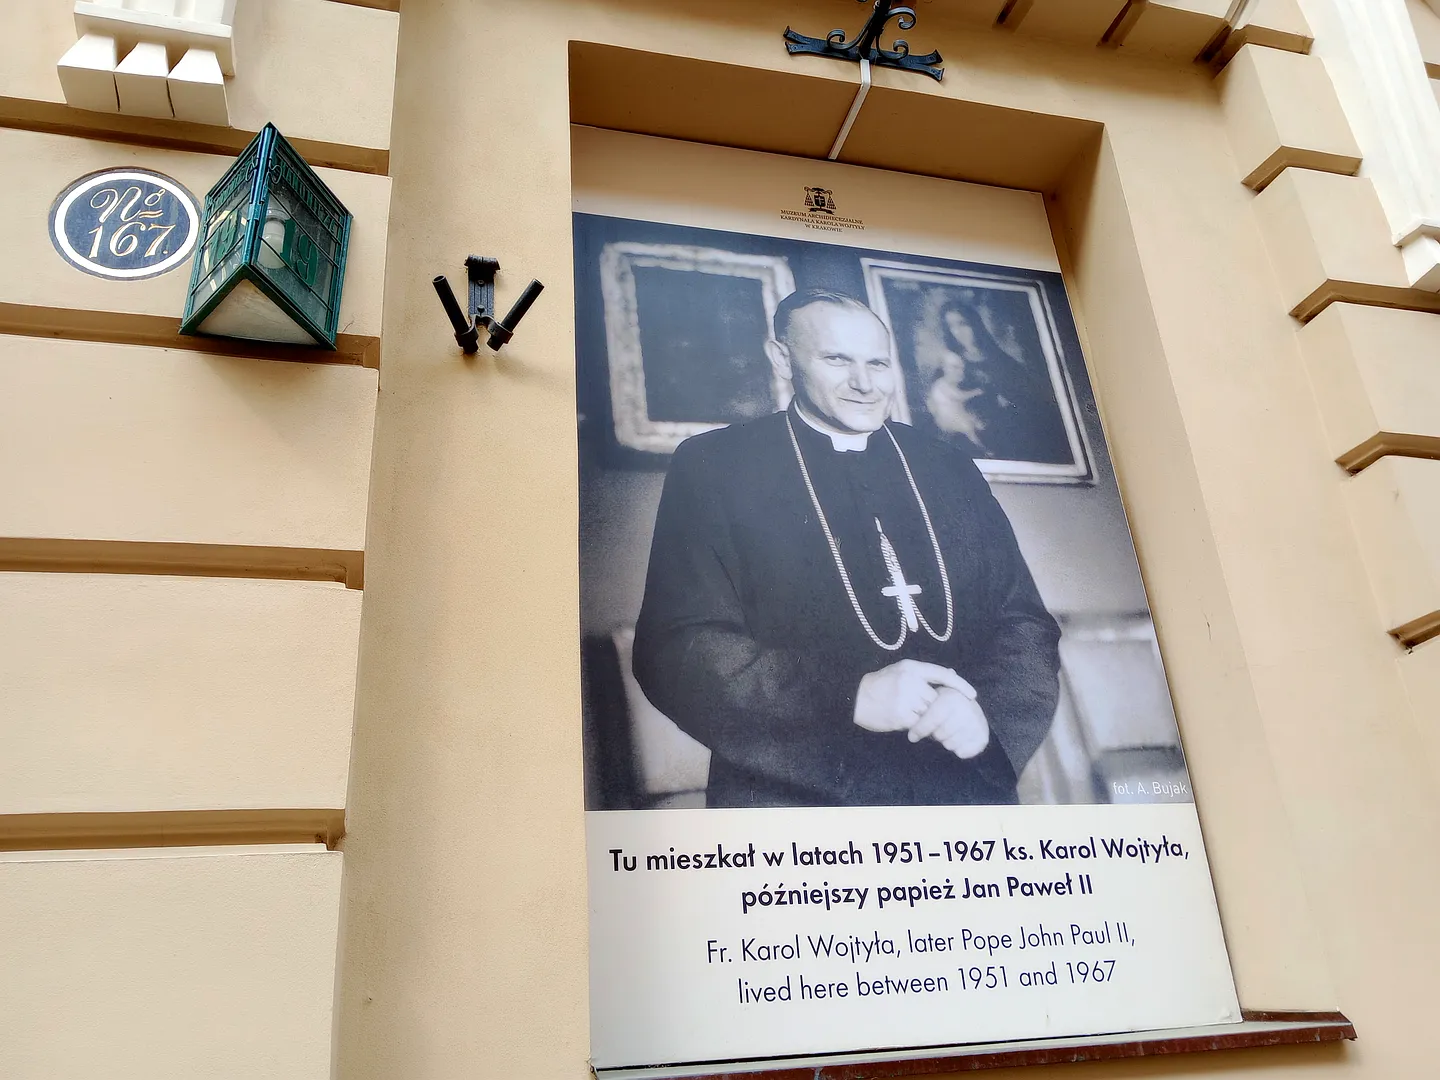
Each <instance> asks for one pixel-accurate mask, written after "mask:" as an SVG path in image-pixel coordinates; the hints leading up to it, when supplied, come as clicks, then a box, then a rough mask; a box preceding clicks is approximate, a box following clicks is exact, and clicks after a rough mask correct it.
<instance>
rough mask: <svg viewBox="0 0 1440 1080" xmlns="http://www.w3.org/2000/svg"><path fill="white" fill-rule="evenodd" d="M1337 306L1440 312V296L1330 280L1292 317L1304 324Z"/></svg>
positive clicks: (1423, 290) (1293, 313)
mask: <svg viewBox="0 0 1440 1080" xmlns="http://www.w3.org/2000/svg"><path fill="white" fill-rule="evenodd" d="M1335 303H1346V304H1361V305H1364V306H1367V307H1386V308H1398V309H1401V310H1405V311H1428V312H1430V313H1432V314H1435V313H1440V293H1433V292H1429V291H1427V290H1425V289H1403V288H1400V287H1398V286H1395V285H1372V284H1369V283H1367V282H1363V281H1326V282H1325V283H1324V284H1322V285H1321V286H1320V287H1319V288H1317V289H1316V290H1315V291H1314V292H1312V293H1311V294H1310V295H1309V296H1307V297H1306V298H1305V299H1304V300H1302V301H1300V303H1298V304H1296V305H1295V306H1294V307H1293V308H1291V309H1290V314H1291V315H1293V316H1294V317H1295V318H1297V319H1299V320H1300V321H1301V322H1302V323H1308V322H1309V321H1310V320H1311V319H1313V318H1314V317H1315V316H1316V315H1319V314H1320V313H1321V312H1322V311H1324V310H1325V309H1326V308H1327V307H1329V306H1330V305H1331V304H1335Z"/></svg>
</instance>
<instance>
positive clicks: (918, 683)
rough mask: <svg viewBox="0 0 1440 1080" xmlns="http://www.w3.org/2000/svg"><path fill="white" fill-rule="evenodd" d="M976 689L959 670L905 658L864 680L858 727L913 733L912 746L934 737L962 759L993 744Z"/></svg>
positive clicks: (858, 701)
mask: <svg viewBox="0 0 1440 1080" xmlns="http://www.w3.org/2000/svg"><path fill="white" fill-rule="evenodd" d="M975 697H976V694H975V688H974V687H973V686H971V685H970V684H969V683H968V682H966V681H965V680H964V679H962V678H961V677H960V676H959V675H957V674H955V672H953V671H951V670H950V669H949V668H947V667H941V666H940V665H939V664H927V663H925V662H924V661H921V660H900V661H897V662H896V663H893V664H891V665H890V666H889V667H885V668H881V669H880V670H879V671H872V672H871V673H870V674H868V675H866V676H865V677H864V678H863V679H861V680H860V689H859V691H858V692H857V693H856V695H855V723H856V724H857V725H859V726H860V727H862V728H864V729H865V730H866V731H908V732H909V733H910V741H911V742H919V741H920V740H921V739H934V740H935V741H936V742H938V743H939V744H940V745H941V746H943V747H945V749H946V750H949V751H950V752H951V753H952V754H954V755H955V756H956V757H958V758H961V759H962V760H963V759H967V758H973V757H975V756H976V755H977V754H979V753H980V752H981V751H982V750H984V749H985V747H987V746H988V745H990V721H989V720H987V719H986V718H985V711H984V710H983V709H981V708H980V703H979V702H978V701H976V700H975Z"/></svg>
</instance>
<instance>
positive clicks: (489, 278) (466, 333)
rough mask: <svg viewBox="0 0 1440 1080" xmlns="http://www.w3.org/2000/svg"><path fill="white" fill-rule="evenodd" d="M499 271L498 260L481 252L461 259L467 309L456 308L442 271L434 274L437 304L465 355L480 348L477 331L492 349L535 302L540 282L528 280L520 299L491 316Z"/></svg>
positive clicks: (512, 332)
mask: <svg viewBox="0 0 1440 1080" xmlns="http://www.w3.org/2000/svg"><path fill="white" fill-rule="evenodd" d="M499 272H500V261H499V260H498V259H489V258H486V257H484V256H483V255H471V256H469V257H467V258H466V260H465V274H466V276H467V277H468V278H469V280H470V296H469V301H470V303H469V311H468V314H467V312H465V311H461V310H460V302H459V301H458V300H456V299H455V292H454V290H453V289H451V288H450V282H449V280H447V279H446V277H445V275H444V274H440V275H438V276H437V277H436V278H435V280H434V281H433V282H432V284H433V285H434V286H435V292H436V294H437V295H438V296H439V297H440V306H441V307H443V308H444V309H445V314H446V316H447V317H448V318H449V319H450V325H451V326H452V327H453V328H454V330H455V342H456V344H457V345H459V346H460V349H461V351H462V352H464V353H465V355H466V356H471V355H473V354H474V353H475V352H476V351H478V350H479V348H480V331H481V330H482V329H484V330H485V331H487V333H488V336H487V337H486V339H485V344H486V345H487V346H488V347H489V348H490V350H491V351H492V352H494V351H496V350H498V349H499V348H500V347H501V346H502V345H504V344H505V343H506V342H507V341H509V340H510V339H511V338H512V337H514V336H515V328H516V327H517V326H518V325H519V324H520V320H521V319H523V318H524V317H525V313H526V312H527V311H529V310H530V305H531V304H533V303H535V299H536V297H538V296H539V295H540V292H541V290H542V289H544V288H545V286H544V285H542V284H540V282H538V281H533V280H532V281H531V282H530V284H529V285H527V286H525V291H524V292H522V293H521V294H520V299H518V300H516V301H515V303H514V304H512V305H511V306H510V311H509V312H508V313H507V314H506V315H505V318H503V319H496V318H495V275H496V274H498V273H499Z"/></svg>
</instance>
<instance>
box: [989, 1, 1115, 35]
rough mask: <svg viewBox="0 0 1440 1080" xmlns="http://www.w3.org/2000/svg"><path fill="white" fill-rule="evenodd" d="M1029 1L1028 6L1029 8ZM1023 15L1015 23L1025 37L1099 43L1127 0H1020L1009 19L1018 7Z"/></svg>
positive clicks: (1009, 20) (1013, 18)
mask: <svg viewBox="0 0 1440 1080" xmlns="http://www.w3.org/2000/svg"><path fill="white" fill-rule="evenodd" d="M1027 5H1028V8H1027ZM1022 8H1025V9H1026V10H1025V11H1024V16H1023V18H1020V19H1019V23H1018V25H1016V26H1015V30H1016V33H1018V34H1020V35H1021V36H1022V37H1039V38H1051V39H1053V40H1057V41H1072V42H1078V43H1080V44H1082V45H1098V44H1100V39H1101V38H1102V37H1104V36H1105V31H1107V30H1109V29H1110V25H1111V24H1112V23H1113V22H1114V21H1115V20H1116V18H1117V17H1118V16H1119V15H1120V13H1121V12H1122V11H1124V10H1125V0H1033V2H1031V0H1020V3H1019V4H1018V5H1017V10H1016V12H1015V13H1014V14H1012V15H1011V16H1010V18H1009V19H1008V20H1007V21H1006V25H1007V26H1009V25H1012V24H1013V22H1014V20H1015V19H1016V16H1017V15H1018V14H1019V10H1020V9H1022Z"/></svg>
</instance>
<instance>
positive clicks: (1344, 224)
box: [1255, 169, 1409, 319]
mask: <svg viewBox="0 0 1440 1080" xmlns="http://www.w3.org/2000/svg"><path fill="white" fill-rule="evenodd" d="M1255 215H1256V218H1257V219H1258V220H1259V222H1260V229H1261V232H1262V234H1263V235H1264V237H1265V244H1266V247H1267V249H1268V250H1269V252H1270V261H1271V264H1272V265H1273V266H1274V268H1275V275H1276V277H1277V278H1278V279H1279V284H1280V288H1281V292H1282V294H1283V295H1284V297H1285V303H1286V306H1287V308H1289V310H1290V311H1291V312H1292V313H1293V314H1295V315H1296V316H1297V317H1298V318H1302V319H1308V318H1310V317H1311V316H1312V315H1314V314H1315V313H1316V310H1317V309H1318V307H1319V306H1323V304H1322V303H1321V299H1322V297H1321V296H1320V295H1319V294H1323V292H1324V291H1325V289H1326V287H1327V285H1328V284H1329V283H1330V282H1358V283H1361V284H1363V285H1366V286H1372V287H1375V288H1379V289H1390V290H1397V291H1399V290H1404V289H1407V288H1408V287H1409V278H1408V277H1407V276H1406V274H1405V264H1404V259H1403V258H1402V257H1401V255H1400V250H1399V248H1397V247H1395V245H1394V244H1393V242H1392V238H1391V235H1390V225H1389V223H1388V222H1387V221H1386V220H1385V212H1384V210H1383V209H1382V208H1381V206H1380V198H1379V196H1378V195H1376V194H1375V188H1374V185H1372V184H1371V183H1370V181H1369V180H1367V179H1364V178H1362V177H1355V176H1337V175H1335V174H1333V173H1323V172H1315V171H1314V170H1312V169H1286V170H1285V171H1284V172H1283V173H1281V174H1280V175H1279V176H1278V177H1277V178H1276V179H1275V180H1274V181H1273V182H1272V183H1271V184H1270V185H1269V186H1268V187H1266V188H1265V190H1264V191H1262V192H1261V193H1260V194H1259V195H1257V196H1256V197H1255Z"/></svg>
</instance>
